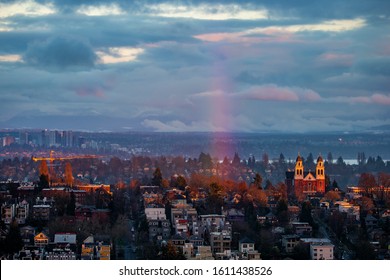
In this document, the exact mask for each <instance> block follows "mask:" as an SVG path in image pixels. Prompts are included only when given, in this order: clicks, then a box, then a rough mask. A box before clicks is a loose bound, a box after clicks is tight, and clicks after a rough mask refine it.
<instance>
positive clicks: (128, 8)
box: [0, 0, 390, 132]
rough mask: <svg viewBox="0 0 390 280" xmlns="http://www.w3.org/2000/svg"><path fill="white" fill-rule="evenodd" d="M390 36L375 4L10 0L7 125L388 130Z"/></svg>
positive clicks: (3, 20)
mask: <svg viewBox="0 0 390 280" xmlns="http://www.w3.org/2000/svg"><path fill="white" fill-rule="evenodd" d="M324 7H326V9H325V8H324ZM389 25H390V2H389V1H380V0H362V1H354V2H353V3H352V2H351V3H350V4H349V2H346V3H345V1H338V0H327V1H325V0H320V1H309V2H308V1H303V0H302V1H301V0H299V1H287V0H281V1H266V2H264V1H261V3H259V1H234V0H228V1H155V0H153V1H152V0H151V1H115V0H112V1H103V0H101V1H100V0H99V1H92V2H91V1H87V0H83V1H76V0H74V1H73V0H70V1H68V0H67V1H65V0H56V1H54V0H16V1H12V0H11V1H3V2H1V3H0V120H1V121H0V126H1V127H20V126H23V123H25V124H26V126H27V125H28V126H34V127H49V128H50V127H52V128H61V127H59V126H58V125H59V124H61V126H62V127H64V128H65V127H66V128H67V129H69V128H71V127H72V124H73V125H74V127H75V129H76V128H77V129H89V130H99V129H101V130H116V129H120V128H121V127H132V128H133V129H135V130H153V131H245V132H262V131H281V132H307V131H334V130H337V131H361V130H367V129H371V128H372V127H378V126H386V125H389V124H390V114H389V111H390V110H389V107H390V84H389V80H390V79H389V78H390V68H389V65H390V47H389V46H390V37H389V36H388V31H387V30H388V26H389ZM78 118H79V119H80V121H79V122H75V121H74V120H76V119H78ZM103 118H106V121H102V119H103ZM43 120H44V121H43ZM81 120H82V121H81ZM76 123H78V124H77V125H76ZM81 124H82V126H83V127H79V125H81ZM76 126H77V127H76Z"/></svg>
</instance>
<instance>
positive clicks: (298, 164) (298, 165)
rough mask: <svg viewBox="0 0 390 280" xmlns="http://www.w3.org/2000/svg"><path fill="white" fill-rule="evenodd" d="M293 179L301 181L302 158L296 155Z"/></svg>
mask: <svg viewBox="0 0 390 280" xmlns="http://www.w3.org/2000/svg"><path fill="white" fill-rule="evenodd" d="M294 179H295V180H299V179H301V180H302V179H303V163H302V158H301V156H300V155H299V153H298V157H297V160H296V163H295V174H294Z"/></svg>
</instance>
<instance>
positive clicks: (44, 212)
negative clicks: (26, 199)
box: [33, 204, 51, 221]
mask: <svg viewBox="0 0 390 280" xmlns="http://www.w3.org/2000/svg"><path fill="white" fill-rule="evenodd" d="M50 212H51V206H50V205H48V204H39V205H34V206H33V219H34V220H37V221H49V220H50Z"/></svg>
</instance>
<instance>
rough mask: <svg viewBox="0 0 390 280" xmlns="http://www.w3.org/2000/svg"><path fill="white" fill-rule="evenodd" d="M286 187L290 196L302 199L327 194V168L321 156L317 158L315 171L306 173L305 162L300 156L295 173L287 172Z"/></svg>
mask: <svg viewBox="0 0 390 280" xmlns="http://www.w3.org/2000/svg"><path fill="white" fill-rule="evenodd" d="M286 185H287V189H288V192H289V194H290V195H295V197H297V198H302V197H304V196H307V195H315V194H324V193H325V167H324V160H323V159H322V157H321V156H319V157H318V158H317V164H316V169H315V171H311V170H309V171H305V170H304V166H303V160H302V158H301V156H300V155H298V157H297V160H296V162H295V168H294V171H287V172H286Z"/></svg>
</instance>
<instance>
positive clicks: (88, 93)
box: [75, 88, 104, 98]
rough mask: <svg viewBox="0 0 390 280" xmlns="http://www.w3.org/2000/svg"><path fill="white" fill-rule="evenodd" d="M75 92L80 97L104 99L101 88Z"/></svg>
mask: <svg viewBox="0 0 390 280" xmlns="http://www.w3.org/2000/svg"><path fill="white" fill-rule="evenodd" d="M75 91H76V94H77V95H78V96H92V97H99V98H102V97H104V92H103V90H101V89H100V88H78V89H76V90H75Z"/></svg>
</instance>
